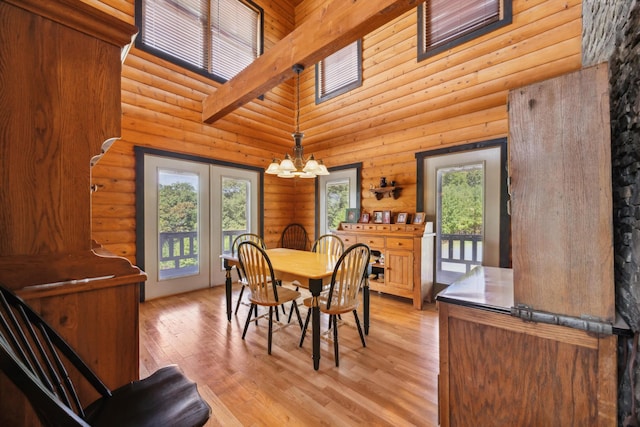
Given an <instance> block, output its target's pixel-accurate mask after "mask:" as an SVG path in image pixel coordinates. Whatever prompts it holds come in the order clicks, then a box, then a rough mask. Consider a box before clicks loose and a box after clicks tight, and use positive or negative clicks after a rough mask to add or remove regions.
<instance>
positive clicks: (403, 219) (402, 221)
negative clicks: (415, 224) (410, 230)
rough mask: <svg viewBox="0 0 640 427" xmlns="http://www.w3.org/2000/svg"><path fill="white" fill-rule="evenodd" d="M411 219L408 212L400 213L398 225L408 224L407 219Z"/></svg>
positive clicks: (397, 220) (397, 219)
mask: <svg viewBox="0 0 640 427" xmlns="http://www.w3.org/2000/svg"><path fill="white" fill-rule="evenodd" d="M408 217H409V214H408V213H406V212H400V213H399V214H398V217H397V218H396V224H406V223H407V218H408Z"/></svg>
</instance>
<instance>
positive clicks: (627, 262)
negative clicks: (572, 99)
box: [582, 0, 640, 426]
mask: <svg viewBox="0 0 640 427" xmlns="http://www.w3.org/2000/svg"><path fill="white" fill-rule="evenodd" d="M582 55H583V65H584V66H585V67H586V66H589V65H593V64H596V63H599V62H603V61H608V62H609V69H610V83H611V94H610V96H611V153H612V166H613V170H612V182H613V211H614V212H613V217H614V224H613V235H614V243H613V244H614V254H615V263H614V269H615V286H616V308H617V310H618V312H619V313H620V315H621V316H622V317H623V319H624V320H625V321H626V322H627V324H629V326H630V327H631V329H632V331H633V332H634V334H635V337H636V338H635V339H632V338H621V339H620V344H619V352H618V366H619V380H620V388H619V390H618V396H619V397H618V414H619V419H618V424H619V425H621V426H636V425H639V422H640V420H639V418H638V411H637V408H640V375H639V373H638V368H637V367H638V366H640V357H639V355H638V353H637V352H636V351H634V350H637V348H638V341H637V336H638V333H639V332H640V123H639V122H640V119H639V114H640V97H639V96H638V95H639V92H640V2H638V1H637V0H606V1H603V0H585V1H584V2H583V54H582Z"/></svg>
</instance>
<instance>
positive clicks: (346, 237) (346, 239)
mask: <svg viewBox="0 0 640 427" xmlns="http://www.w3.org/2000/svg"><path fill="white" fill-rule="evenodd" d="M338 237H340V238H341V239H342V243H344V248H345V249H347V248H348V247H349V246H351V245H355V244H356V243H357V242H358V239H356V236H355V235H354V234H341V235H340V236H338Z"/></svg>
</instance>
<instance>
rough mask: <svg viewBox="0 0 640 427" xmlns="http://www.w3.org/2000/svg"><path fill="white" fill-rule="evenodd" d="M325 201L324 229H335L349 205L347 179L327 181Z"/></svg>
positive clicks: (342, 219) (343, 218)
mask: <svg viewBox="0 0 640 427" xmlns="http://www.w3.org/2000/svg"><path fill="white" fill-rule="evenodd" d="M326 203H327V204H326V212H327V216H326V218H325V220H326V223H325V225H326V230H327V232H329V231H335V230H337V229H338V227H339V226H340V222H342V221H344V220H345V213H346V210H347V208H348V207H349V180H344V181H332V182H327V191H326Z"/></svg>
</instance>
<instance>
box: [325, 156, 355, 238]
mask: <svg viewBox="0 0 640 427" xmlns="http://www.w3.org/2000/svg"><path fill="white" fill-rule="evenodd" d="M328 169H329V172H332V173H333V172H344V173H345V174H347V175H349V177H350V179H354V180H355V185H354V186H349V199H350V202H349V208H355V209H358V210H360V206H361V196H362V162H358V163H351V164H348V165H342V166H334V167H331V168H328ZM331 176H332V175H326V176H319V177H318V178H316V189H315V190H316V191H315V192H316V208H315V217H316V221H315V233H316V236H320V235H322V234H325V233H328V232H329V231H328V230H325V229H324V227H322V224H321V223H322V222H324V219H321V218H320V217H321V210H322V209H321V208H322V207H321V205H323V204H325V202H326V193H325V191H324V184H325V183H326V181H327V180H330V179H331ZM333 176H334V177H335V174H334V175H333ZM351 201H353V205H352V203H351Z"/></svg>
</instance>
